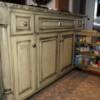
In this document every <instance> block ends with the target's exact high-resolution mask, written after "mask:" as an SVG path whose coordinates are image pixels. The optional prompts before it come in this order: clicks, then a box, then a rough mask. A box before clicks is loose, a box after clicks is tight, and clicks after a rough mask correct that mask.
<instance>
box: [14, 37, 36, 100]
mask: <svg viewBox="0 0 100 100" xmlns="http://www.w3.org/2000/svg"><path fill="white" fill-rule="evenodd" d="M34 44H35V38H34V37H33V36H20V37H12V50H13V59H14V61H13V62H14V83H15V91H14V92H15V100H24V99H25V98H27V97H29V96H30V95H32V94H33V93H34V92H35V89H36V48H34V46H33V45H34ZM32 46H33V47H32Z"/></svg>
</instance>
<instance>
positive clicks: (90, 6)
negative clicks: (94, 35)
mask: <svg viewBox="0 0 100 100" xmlns="http://www.w3.org/2000/svg"><path fill="white" fill-rule="evenodd" d="M94 8H95V0H86V15H87V16H88V18H89V19H90V20H87V24H86V29H92V28H93V20H94Z"/></svg>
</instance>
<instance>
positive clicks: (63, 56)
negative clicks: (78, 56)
mask: <svg viewBox="0 0 100 100" xmlns="http://www.w3.org/2000/svg"><path fill="white" fill-rule="evenodd" d="M72 59H73V33H64V34H62V35H61V43H60V70H61V71H64V70H65V69H67V68H68V67H70V66H71V65H72Z"/></svg>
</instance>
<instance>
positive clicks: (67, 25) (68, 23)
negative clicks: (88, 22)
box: [61, 19, 74, 29]
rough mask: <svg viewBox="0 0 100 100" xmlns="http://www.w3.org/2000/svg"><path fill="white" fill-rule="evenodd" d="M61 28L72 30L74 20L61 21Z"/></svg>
mask: <svg viewBox="0 0 100 100" xmlns="http://www.w3.org/2000/svg"><path fill="white" fill-rule="evenodd" d="M61 27H62V28H63V29H64V28H65V29H72V28H74V20H73V19H62V20H61Z"/></svg>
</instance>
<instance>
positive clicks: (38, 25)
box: [35, 16, 61, 33]
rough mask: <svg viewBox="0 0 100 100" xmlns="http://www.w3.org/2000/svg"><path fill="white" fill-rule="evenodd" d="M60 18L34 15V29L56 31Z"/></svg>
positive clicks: (37, 30)
mask: <svg viewBox="0 0 100 100" xmlns="http://www.w3.org/2000/svg"><path fill="white" fill-rule="evenodd" d="M60 24H61V23H60V19H59V18H57V17H52V16H36V17H35V31H36V32H39V33H41V32H51V31H58V30H59V28H60Z"/></svg>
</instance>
